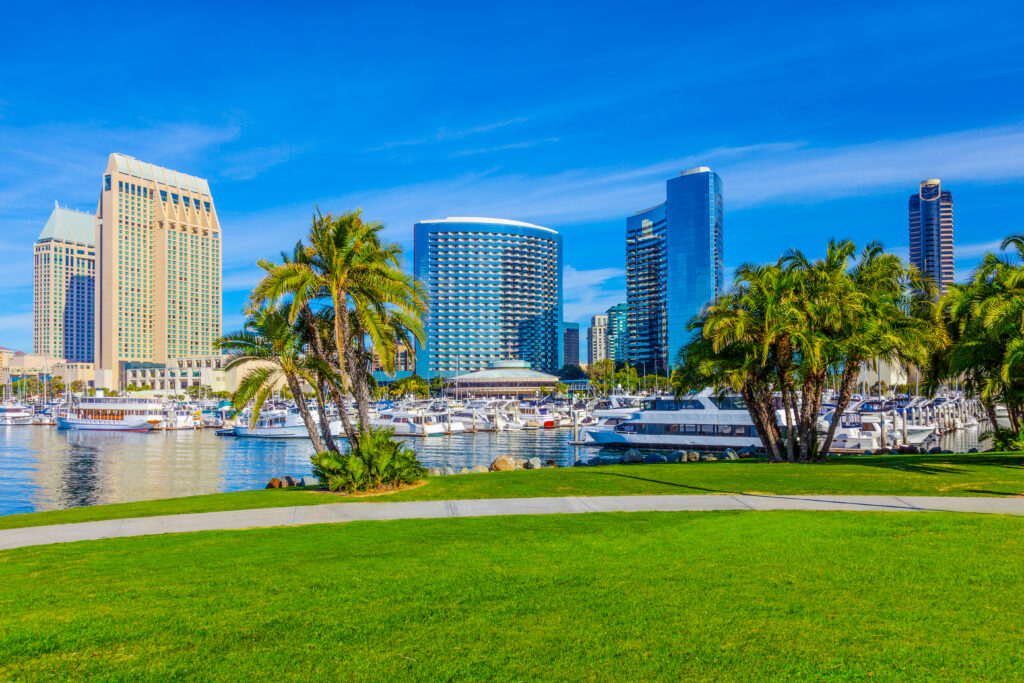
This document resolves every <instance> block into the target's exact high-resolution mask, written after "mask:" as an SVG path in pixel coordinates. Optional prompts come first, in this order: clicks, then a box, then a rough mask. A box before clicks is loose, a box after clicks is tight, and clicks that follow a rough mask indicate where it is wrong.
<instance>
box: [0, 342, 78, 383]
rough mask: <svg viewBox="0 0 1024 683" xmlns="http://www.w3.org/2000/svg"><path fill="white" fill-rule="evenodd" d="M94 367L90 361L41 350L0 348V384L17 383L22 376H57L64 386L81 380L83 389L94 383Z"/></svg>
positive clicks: (47, 377) (37, 377) (49, 377)
mask: <svg viewBox="0 0 1024 683" xmlns="http://www.w3.org/2000/svg"><path fill="white" fill-rule="evenodd" d="M94 370H95V366H94V365H93V364H92V363H82V362H78V361H72V360H66V359H64V358H56V357H54V356H49V355H46V354H42V353H22V352H21V351H12V350H11V349H0V386H9V385H12V384H16V383H18V382H19V381H21V380H23V379H38V380H40V381H47V382H49V381H52V380H54V379H59V380H60V381H61V382H63V383H64V384H65V385H66V386H71V385H72V384H73V383H75V382H81V384H82V388H83V389H86V388H89V387H92V386H93V383H94V379H95V376H94Z"/></svg>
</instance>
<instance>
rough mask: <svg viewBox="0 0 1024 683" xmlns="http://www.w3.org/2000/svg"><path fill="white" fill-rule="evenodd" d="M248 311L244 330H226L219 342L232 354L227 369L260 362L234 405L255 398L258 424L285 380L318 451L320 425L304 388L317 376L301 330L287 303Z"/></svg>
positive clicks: (241, 405)
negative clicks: (290, 317)
mask: <svg viewBox="0 0 1024 683" xmlns="http://www.w3.org/2000/svg"><path fill="white" fill-rule="evenodd" d="M248 315H249V319H248V320H247V321H246V323H245V325H244V327H243V329H242V330H241V331H240V332H234V333H231V334H226V335H224V336H222V337H220V338H219V339H218V340H217V342H216V344H217V348H218V349H220V350H221V351H225V352H227V353H228V354H229V357H228V360H227V363H225V364H224V369H225V370H230V369H232V368H236V367H238V366H240V365H243V364H248V363H252V364H254V365H255V366H256V367H254V368H252V369H250V370H249V371H248V372H247V373H246V375H245V377H244V378H243V379H242V381H241V383H240V384H239V386H238V391H236V392H235V396H234V400H233V404H234V407H235V408H236V409H237V410H241V409H243V408H245V406H247V405H249V403H250V402H251V403H252V422H253V424H255V422H256V420H257V419H259V416H260V412H261V410H262V409H263V405H264V404H265V403H266V401H267V399H269V398H270V397H271V396H273V394H274V392H275V391H276V390H277V388H278V387H280V386H281V384H282V383H283V384H285V385H287V387H288V389H289V390H290V391H291V393H292V396H293V397H294V398H295V404H296V406H297V407H298V410H299V414H300V415H301V416H302V421H303V423H304V424H305V425H306V429H307V431H308V432H309V438H310V439H312V441H313V447H314V448H315V449H316V450H317V451H318V452H319V451H322V450H324V443H323V440H322V438H321V434H320V431H319V428H318V426H317V424H316V422H315V421H314V419H313V416H312V414H311V413H310V411H309V406H308V404H307V403H306V399H305V395H304V394H303V391H302V389H303V383H304V382H306V383H309V384H313V383H314V382H315V380H314V379H313V377H312V374H311V373H310V370H309V367H308V366H307V365H306V364H305V362H304V358H303V354H302V347H303V336H302V334H301V331H300V330H299V329H298V328H297V326H296V325H293V324H292V323H290V322H289V321H288V312H287V310H286V309H284V308H283V307H275V306H269V307H266V308H257V309H252V310H250V311H249V313H248Z"/></svg>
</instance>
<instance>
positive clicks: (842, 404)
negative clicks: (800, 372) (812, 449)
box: [821, 358, 860, 458]
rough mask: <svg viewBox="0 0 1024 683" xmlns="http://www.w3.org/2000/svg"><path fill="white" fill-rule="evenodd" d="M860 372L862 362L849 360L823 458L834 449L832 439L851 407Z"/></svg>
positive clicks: (823, 445) (824, 446) (823, 448)
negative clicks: (844, 413)
mask: <svg viewBox="0 0 1024 683" xmlns="http://www.w3.org/2000/svg"><path fill="white" fill-rule="evenodd" d="M859 371H860V361H859V360H857V359H853V358H850V359H847V361H846V366H845V367H844V368H843V379H842V380H841V381H840V382H839V398H838V400H836V409H835V412H834V413H832V423H831V424H830V425H829V426H828V432H827V433H826V434H825V442H824V443H822V445H821V453H822V457H823V458H824V457H827V456H828V452H829V449H831V448H832V439H834V438H835V435H836V429H837V428H838V427H839V423H840V422H842V417H843V411H845V410H846V407H847V406H848V405H850V397H851V396H853V388H854V387H855V386H856V385H857V375H858V374H859Z"/></svg>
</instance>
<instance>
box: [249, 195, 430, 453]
mask: <svg viewBox="0 0 1024 683" xmlns="http://www.w3.org/2000/svg"><path fill="white" fill-rule="evenodd" d="M360 213H361V212H360V211H355V212H347V213H344V214H342V215H340V216H338V217H334V216H331V215H330V214H327V215H323V214H321V213H320V212H319V210H318V211H317V213H316V215H315V216H314V217H313V222H312V226H311V228H310V231H309V235H308V236H307V240H308V241H307V243H306V244H305V245H304V249H302V250H301V254H300V250H298V249H297V250H296V254H297V256H296V258H293V259H290V260H286V262H285V263H282V264H280V265H276V266H274V265H271V264H265V265H264V268H265V269H266V270H267V274H266V275H265V276H264V278H263V280H262V281H261V282H260V284H259V285H258V286H257V287H256V289H255V290H254V291H253V295H252V298H253V301H267V300H275V301H276V300H282V299H284V298H285V297H287V296H290V297H291V303H290V311H289V320H291V321H295V320H297V319H298V318H299V317H300V316H302V315H303V314H304V311H308V310H309V309H310V307H311V304H313V303H314V302H317V303H322V304H324V305H326V306H328V307H329V308H330V309H332V310H333V312H334V315H333V327H334V329H333V339H332V341H333V344H334V349H335V351H336V354H337V355H336V359H337V366H336V368H337V378H338V380H339V383H340V385H341V386H342V388H344V389H346V390H350V391H352V393H353V395H354V396H355V399H356V405H357V409H358V413H359V430H360V432H361V433H366V432H367V431H369V429H370V426H369V404H370V398H371V397H370V390H369V377H370V349H371V348H386V347H388V346H389V345H390V344H391V343H392V342H393V341H394V340H395V339H396V338H398V337H401V338H405V337H407V336H408V335H411V336H412V337H415V338H416V339H418V340H419V341H420V342H422V341H423V340H424V335H423V329H422V324H421V323H420V320H421V318H422V315H423V314H424V313H425V311H426V296H425V294H424V292H423V289H422V287H421V285H420V284H419V283H418V282H416V281H414V280H413V279H412V278H411V277H409V276H408V275H406V274H405V273H403V272H402V270H401V267H400V256H401V254H402V249H401V247H400V246H399V245H398V244H396V243H393V242H385V241H383V240H382V239H381V237H380V232H381V230H382V229H383V225H382V224H380V223H377V222H364V221H363V220H362V218H361V215H360ZM397 328H402V329H403V330H404V332H403V333H402V334H400V335H398V337H396V332H395V330H396V329H397ZM379 355H380V356H381V358H382V359H384V357H385V356H386V355H389V354H384V353H381V354H379ZM324 360H326V353H324V355H323V356H322V357H321V361H324ZM335 400H338V398H337V397H336V399H335ZM339 407H341V404H340V403H339ZM342 412H344V411H342ZM348 427H349V425H348V424H346V429H348ZM349 439H350V441H351V443H352V444H353V447H355V445H356V442H355V434H354V432H353V431H352V430H349Z"/></svg>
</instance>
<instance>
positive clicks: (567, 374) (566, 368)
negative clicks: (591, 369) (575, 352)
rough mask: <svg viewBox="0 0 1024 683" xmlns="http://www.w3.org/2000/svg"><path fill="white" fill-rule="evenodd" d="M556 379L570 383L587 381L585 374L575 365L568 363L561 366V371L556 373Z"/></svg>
mask: <svg viewBox="0 0 1024 683" xmlns="http://www.w3.org/2000/svg"><path fill="white" fill-rule="evenodd" d="M557 374H558V379H560V380H562V381H563V382H571V381H573V380H580V379H587V373H585V372H584V371H583V368H581V367H580V366H579V365H577V364H576V363H570V364H568V365H563V366H562V369H561V370H559V371H558V373H557Z"/></svg>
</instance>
